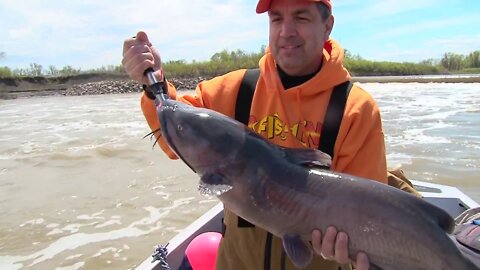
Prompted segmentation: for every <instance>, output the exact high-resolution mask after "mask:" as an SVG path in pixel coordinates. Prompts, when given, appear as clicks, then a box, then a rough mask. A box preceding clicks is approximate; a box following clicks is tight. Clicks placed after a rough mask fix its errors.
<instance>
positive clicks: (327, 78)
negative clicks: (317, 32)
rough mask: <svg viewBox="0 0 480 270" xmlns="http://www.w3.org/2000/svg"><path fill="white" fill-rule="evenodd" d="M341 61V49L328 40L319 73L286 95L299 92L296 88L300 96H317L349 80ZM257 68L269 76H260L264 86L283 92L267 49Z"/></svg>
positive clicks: (342, 57) (272, 59)
mask: <svg viewBox="0 0 480 270" xmlns="http://www.w3.org/2000/svg"><path fill="white" fill-rule="evenodd" d="M343 59H344V50H343V48H342V47H341V46H340V44H339V43H338V42H336V41H335V40H333V39H329V40H328V41H327V42H325V45H324V49H323V63H322V68H321V69H320V71H319V72H318V73H317V74H316V75H315V76H314V77H313V78H312V79H310V80H308V81H307V82H305V83H303V84H301V85H299V86H296V87H292V88H290V89H289V90H288V91H287V93H288V92H290V93H293V92H296V91H299V89H296V88H300V89H301V95H302V96H304V95H312V94H317V93H318V92H319V91H328V90H331V89H332V88H333V87H335V86H336V85H339V84H341V83H343V82H345V81H347V80H350V79H351V76H350V74H349V73H348V71H347V69H346V68H345V67H344V66H343ZM259 66H260V71H261V73H262V74H270V76H262V77H263V78H265V80H268V81H265V84H266V85H272V86H274V88H276V89H283V90H285V89H284V88H283V85H282V83H281V81H280V77H279V75H278V72H277V64H276V62H275V59H274V58H273V55H272V53H271V52H270V49H269V48H267V50H266V52H265V55H264V56H263V57H262V58H261V59H260V61H259ZM272 74H276V76H271V75H272ZM297 94H298V93H296V95H297Z"/></svg>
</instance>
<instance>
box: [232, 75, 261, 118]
mask: <svg viewBox="0 0 480 270" xmlns="http://www.w3.org/2000/svg"><path fill="white" fill-rule="evenodd" d="M259 76H260V69H258V68H256V69H247V71H246V72H245V75H243V80H242V82H241V84H240V88H239V90H238V94H237V103H236V107H235V119H236V120H237V121H239V122H242V123H244V124H245V125H248V119H249V118H250V109H251V107H252V100H253V94H254V93H255V88H256V87H257V81H258V77H259Z"/></svg>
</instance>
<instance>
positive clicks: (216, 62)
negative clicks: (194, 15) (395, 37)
mask: <svg viewBox="0 0 480 270" xmlns="http://www.w3.org/2000/svg"><path fill="white" fill-rule="evenodd" d="M265 50H266V46H265V45H264V46H262V47H261V48H260V50H259V51H258V52H252V53H248V52H245V51H243V50H235V51H229V50H226V49H225V50H222V51H220V52H217V53H215V54H214V55H212V57H211V58H210V60H208V61H191V62H187V61H185V60H173V61H168V62H166V63H164V68H165V72H166V75H167V76H169V77H177V78H180V77H213V76H216V75H220V74H224V73H226V72H229V71H232V70H236V69H240V68H255V67H257V66H258V61H259V59H260V58H261V57H262V56H263V55H264V54H265ZM5 57H6V53H5V52H0V65H1V60H2V59H3V58H5ZM344 64H345V66H346V68H347V69H348V70H349V71H350V72H351V73H352V75H354V76H395V75H398V76H402V75H433V74H449V73H480V50H477V51H474V52H471V53H469V54H467V55H462V54H456V53H452V52H447V53H445V54H444V55H443V57H442V58H441V59H427V60H423V61H420V62H418V63H412V62H389V61H371V60H367V59H364V58H362V57H361V56H359V55H354V54H352V53H351V52H350V51H348V50H346V51H345V61H344ZM82 73H115V74H121V73H125V71H124V69H123V66H122V65H116V66H115V65H110V66H103V67H100V68H96V69H90V70H81V69H78V68H74V67H72V66H65V67H63V68H60V69H58V68H56V67H55V66H48V67H47V68H44V67H43V66H42V65H39V64H36V63H32V64H30V66H29V67H27V68H16V69H10V68H9V67H7V66H3V67H2V66H0V78H6V77H14V78H15V77H37V76H45V77H60V76H74V75H78V74H82Z"/></svg>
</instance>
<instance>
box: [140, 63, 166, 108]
mask: <svg viewBox="0 0 480 270" xmlns="http://www.w3.org/2000/svg"><path fill="white" fill-rule="evenodd" d="M143 74H145V76H147V78H148V81H149V82H150V87H149V88H148V91H151V92H152V93H153V94H154V95H155V104H156V105H158V104H159V103H161V102H162V101H165V100H166V99H167V98H168V95H167V93H166V91H165V88H164V83H163V81H162V82H159V81H157V78H155V74H154V70H153V68H147V69H146V70H145V71H144V72H143Z"/></svg>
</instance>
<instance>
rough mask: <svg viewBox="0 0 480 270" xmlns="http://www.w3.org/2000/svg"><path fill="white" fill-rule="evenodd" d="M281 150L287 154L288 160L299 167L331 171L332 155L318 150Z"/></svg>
mask: <svg viewBox="0 0 480 270" xmlns="http://www.w3.org/2000/svg"><path fill="white" fill-rule="evenodd" d="M280 149H281V150H282V151H283V152H284V153H285V158H286V159H287V160H289V161H290V162H292V163H294V164H297V165H301V166H306V167H318V168H320V169H330V166H331V165H332V158H331V157H330V155H328V154H326V153H324V152H322V151H320V150H317V149H309V148H284V147H280Z"/></svg>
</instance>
